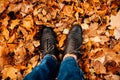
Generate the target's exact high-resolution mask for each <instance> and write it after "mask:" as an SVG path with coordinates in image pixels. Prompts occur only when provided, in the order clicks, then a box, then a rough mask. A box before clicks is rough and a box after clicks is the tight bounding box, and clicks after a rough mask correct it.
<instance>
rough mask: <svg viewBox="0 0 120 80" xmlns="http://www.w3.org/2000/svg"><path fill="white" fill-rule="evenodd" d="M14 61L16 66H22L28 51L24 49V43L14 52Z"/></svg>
mask: <svg viewBox="0 0 120 80" xmlns="http://www.w3.org/2000/svg"><path fill="white" fill-rule="evenodd" d="M14 53H15V55H14V60H15V64H16V65H17V64H20V63H22V62H23V61H24V59H25V54H26V49H25V48H24V47H23V43H21V44H19V46H18V47H17V48H16V49H15V50H14Z"/></svg>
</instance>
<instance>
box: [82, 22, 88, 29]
mask: <svg viewBox="0 0 120 80" xmlns="http://www.w3.org/2000/svg"><path fill="white" fill-rule="evenodd" d="M81 27H82V29H84V30H87V29H89V25H88V24H86V23H83V24H81Z"/></svg>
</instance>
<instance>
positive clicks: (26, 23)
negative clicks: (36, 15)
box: [22, 15, 34, 31]
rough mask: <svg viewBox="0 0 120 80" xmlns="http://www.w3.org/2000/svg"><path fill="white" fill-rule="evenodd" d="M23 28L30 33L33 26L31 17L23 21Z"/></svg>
mask: <svg viewBox="0 0 120 80" xmlns="http://www.w3.org/2000/svg"><path fill="white" fill-rule="evenodd" d="M22 22H23V25H22V26H23V27H25V28H26V29H27V30H29V31H31V29H32V28H33V27H34V26H33V18H32V16H31V15H28V16H27V17H25V18H24V19H23V21H22Z"/></svg>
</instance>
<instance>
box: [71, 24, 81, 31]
mask: <svg viewBox="0 0 120 80" xmlns="http://www.w3.org/2000/svg"><path fill="white" fill-rule="evenodd" d="M72 27H73V28H72V29H71V31H72V32H76V33H81V32H82V28H81V26H80V25H73V26H72Z"/></svg>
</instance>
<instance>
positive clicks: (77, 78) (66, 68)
mask: <svg viewBox="0 0 120 80" xmlns="http://www.w3.org/2000/svg"><path fill="white" fill-rule="evenodd" d="M58 80H84V77H83V72H82V71H81V70H80V68H79V66H78V64H77V62H76V60H75V59H74V58H73V57H67V58H65V59H64V60H63V61H62V63H61V66H60V71H59V75H58Z"/></svg>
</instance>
